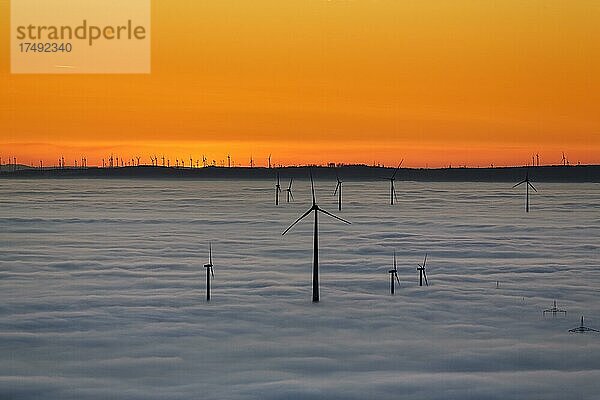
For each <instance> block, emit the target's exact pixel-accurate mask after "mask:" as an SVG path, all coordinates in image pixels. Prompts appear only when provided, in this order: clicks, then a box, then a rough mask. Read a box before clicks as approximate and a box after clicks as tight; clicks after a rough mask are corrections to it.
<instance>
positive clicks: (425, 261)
mask: <svg viewBox="0 0 600 400" xmlns="http://www.w3.org/2000/svg"><path fill="white" fill-rule="evenodd" d="M425 264H427V253H425V259H424V260H423V268H425Z"/></svg>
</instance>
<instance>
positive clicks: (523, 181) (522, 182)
mask: <svg viewBox="0 0 600 400" xmlns="http://www.w3.org/2000/svg"><path fill="white" fill-rule="evenodd" d="M525 182H527V180H526V179H525V180H522V181H521V182H519V183H517V184H516V185H514V186H513V189H514V188H516V187H517V186H519V185H522V184H524V183H525Z"/></svg>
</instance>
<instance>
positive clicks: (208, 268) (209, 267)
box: [204, 243, 215, 301]
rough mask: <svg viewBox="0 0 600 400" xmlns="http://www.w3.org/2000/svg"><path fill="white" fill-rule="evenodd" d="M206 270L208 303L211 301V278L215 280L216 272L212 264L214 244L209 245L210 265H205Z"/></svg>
mask: <svg viewBox="0 0 600 400" xmlns="http://www.w3.org/2000/svg"><path fill="white" fill-rule="evenodd" d="M204 268H206V301H210V278H211V276H212V278H213V279H214V277H215V271H214V269H213V262H212V243H209V244H208V264H204Z"/></svg>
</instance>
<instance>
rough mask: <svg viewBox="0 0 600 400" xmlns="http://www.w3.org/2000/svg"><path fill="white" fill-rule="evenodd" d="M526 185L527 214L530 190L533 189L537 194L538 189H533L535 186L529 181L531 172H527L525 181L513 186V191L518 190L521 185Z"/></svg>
mask: <svg viewBox="0 0 600 400" xmlns="http://www.w3.org/2000/svg"><path fill="white" fill-rule="evenodd" d="M524 183H525V188H526V189H525V193H526V195H525V199H526V200H525V212H529V188H532V189H533V190H534V191H536V192H537V189H536V188H535V187H533V185H532V184H531V182H530V181H529V172H527V174H526V175H525V179H523V180H522V181H521V182H519V183H517V184H516V185H514V186H513V189H514V188H516V187H517V186H519V185H522V184H524Z"/></svg>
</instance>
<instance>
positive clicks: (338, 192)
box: [333, 171, 342, 211]
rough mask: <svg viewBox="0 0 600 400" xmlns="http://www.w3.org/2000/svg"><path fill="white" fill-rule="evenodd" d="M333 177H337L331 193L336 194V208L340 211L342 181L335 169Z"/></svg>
mask: <svg viewBox="0 0 600 400" xmlns="http://www.w3.org/2000/svg"><path fill="white" fill-rule="evenodd" d="M335 179H337V185H336V186H335V191H334V192H333V195H334V196H335V195H336V194H337V195H338V210H339V211H342V181H341V179H340V176H339V175H338V173H337V171H336V172H335Z"/></svg>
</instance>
